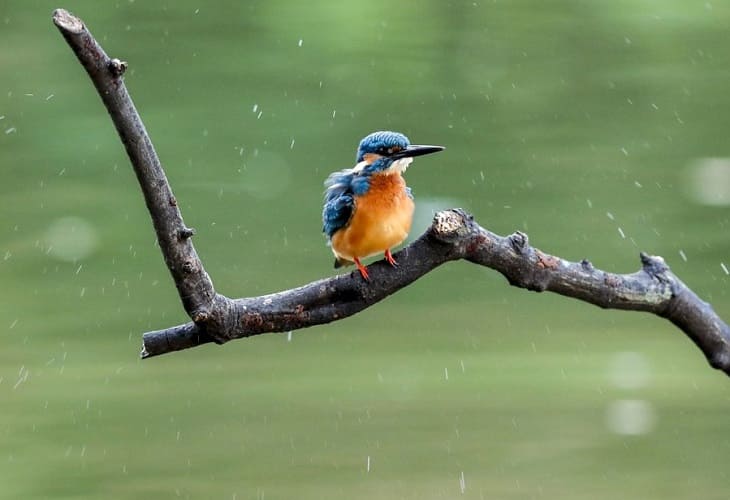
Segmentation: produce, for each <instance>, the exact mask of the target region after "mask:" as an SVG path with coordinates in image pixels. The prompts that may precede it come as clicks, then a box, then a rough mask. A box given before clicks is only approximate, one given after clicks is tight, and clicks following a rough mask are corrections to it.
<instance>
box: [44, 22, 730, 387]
mask: <svg viewBox="0 0 730 500" xmlns="http://www.w3.org/2000/svg"><path fill="white" fill-rule="evenodd" d="M53 20H54V23H55V24H56V26H58V28H59V30H60V31H61V33H63V36H64V38H65V39H66V41H67V42H68V44H69V45H70V46H71V48H72V49H73V51H74V52H75V53H76V55H77V57H78V58H79V61H81V64H82V65H83V66H84V68H86V71H87V72H88V73H89V76H90V77H91V80H92V81H93V82H94V85H95V87H96V89H97V91H98V92H99V94H100V96H101V98H102V100H103V102H104V104H105V106H106V107H107V110H108V111H109V114H110V115H111V117H112V121H113V122H114V124H115V126H116V128H117V131H118V132H119V136H120V138H121V140H122V143H123V144H124V146H125V148H126V150H127V154H128V155H129V158H130V160H131V162H132V166H133V167H134V170H135V173H136V174H137V179H138V180H139V183H140V186H141V188H142V192H143V193H144V197H145V201H146V203H147V208H148V209H149V212H150V216H151V217H152V222H153V225H154V228H155V232H156V233H157V239H158V242H159V244H160V249H161V250H162V253H163V255H164V257H165V263H166V264H167V266H168V268H169V269H170V273H171V274H172V278H173V280H174V281H175V284H176V286H177V289H178V292H179V294H180V298H181V300H182V303H183V306H184V308H185V310H186V312H187V313H188V315H189V316H190V317H191V318H192V320H193V322H191V323H187V324H184V325H179V326H175V327H172V328H167V329H165V330H160V331H155V332H148V333H146V334H144V336H143V350H142V357H143V358H148V357H152V356H157V355H160V354H165V353H168V352H172V351H177V350H181V349H187V348H190V347H195V346H198V345H202V344H205V343H209V342H217V343H224V342H227V341H229V340H233V339H238V338H243V337H250V336H253V335H258V334H262V333H268V332H284V331H290V330H295V329H299V328H306V327H309V326H313V325H320V324H323V323H329V322H332V321H337V320H340V319H343V318H346V317H348V316H351V315H353V314H355V313H358V312H360V311H362V310H363V309H366V308H368V307H370V306H371V305H373V304H375V303H376V302H379V301H381V300H383V299H384V298H386V297H388V296H389V295H391V294H393V293H395V292H396V291H398V290H400V289H401V288H403V287H405V286H408V285H409V284H410V283H412V282H413V281H415V280H416V279H418V278H420V277H421V276H423V275H424V274H426V273H428V272H429V271H431V270H432V269H434V268H435V267H438V266H440V265H441V264H444V263H445V262H449V261H452V260H458V259H465V260H468V261H470V262H473V263H474V264H479V265H483V266H486V267H489V268H492V269H494V270H496V271H498V272H500V273H501V274H503V275H504V276H505V277H506V278H507V280H508V281H509V283H510V284H512V285H514V286H518V287H521V288H525V289H528V290H534V291H538V292H542V291H550V292H554V293H557V294H560V295H564V296H567V297H573V298H576V299H579V300H582V301H585V302H589V303H591V304H595V305H597V306H599V307H603V308H606V309H624V310H631V311H644V312H649V313H652V314H655V315H657V316H661V317H663V318H667V319H668V320H669V321H671V322H672V323H674V324H675V325H676V326H677V327H679V328H680V329H681V330H682V331H683V332H684V333H685V334H686V335H687V336H688V337H689V338H690V339H691V340H692V341H693V342H694V343H695V344H696V345H697V346H698V347H699V348H700V349H701V350H702V352H703V353H704V354H705V356H706V357H707V359H708V361H709V362H710V364H711V365H712V366H713V367H715V368H718V369H720V370H722V371H723V372H725V373H726V374H728V375H730V328H729V327H728V325H727V324H726V323H725V322H723V321H722V319H720V317H719V316H718V315H717V314H716V313H715V312H714V310H713V309H712V307H711V306H710V305H709V304H707V303H706V302H703V301H702V300H701V299H699V297H697V295H696V294H695V293H694V292H692V290H690V289H689V288H688V287H687V286H686V285H685V284H684V283H683V282H682V281H681V280H680V279H679V278H677V276H675V275H674V273H672V272H671V271H670V270H669V267H668V266H667V265H666V264H665V262H664V260H663V259H662V258H661V257H654V256H649V255H646V254H643V253H642V254H641V262H642V267H641V269H640V270H639V271H638V272H636V273H633V274H612V273H607V272H604V271H601V270H599V269H596V268H594V267H593V265H592V264H591V263H590V262H588V261H587V260H584V261H582V262H569V261H566V260H563V259H561V258H559V257H555V256H552V255H548V254H545V253H543V252H541V251H540V250H537V249H536V248H534V247H532V246H530V245H529V242H528V239H527V235H525V234H523V233H520V232H517V233H514V234H512V235H510V236H507V237H502V236H498V235H496V234H494V233H491V232H489V231H488V230H486V229H484V228H483V227H481V226H479V225H478V224H477V223H476V222H474V220H473V219H472V217H471V216H470V215H468V214H466V213H465V212H463V211H461V210H458V209H455V210H446V211H443V212H439V213H438V214H436V216H435V218H434V222H433V224H432V225H431V227H430V228H429V229H428V230H427V231H426V232H425V233H424V234H423V235H422V236H421V237H420V238H419V239H418V240H416V241H415V242H413V243H412V244H411V245H409V246H407V247H405V248H404V249H403V250H401V251H400V252H398V254H396V257H397V260H398V262H399V263H400V266H399V267H398V268H397V269H393V268H391V267H390V266H389V265H387V264H386V263H385V262H384V261H380V262H376V263H374V264H372V265H371V266H369V268H368V272H369V274H370V277H371V280H370V281H369V282H365V281H364V280H362V279H361V278H360V275H359V274H358V273H356V272H352V273H350V274H344V275H340V276H335V277H333V278H328V279H323V280H320V281H316V282H314V283H310V284H308V285H305V286H302V287H299V288H295V289H292V290H285V291H283V292H279V293H275V294H271V295H264V296H261V297H250V298H242V299H229V298H228V297H224V296H223V295H220V294H217V293H215V291H214V289H213V284H212V282H211V280H210V278H209V277H208V274H207V273H206V272H205V269H204V268H203V265H202V263H201V262H200V259H199V258H198V256H197V254H196V252H195V249H194V248H193V245H192V242H191V241H190V237H191V236H192V235H193V231H192V230H191V229H189V228H187V227H186V226H185V224H184V223H183V219H182V216H181V214H180V210H179V209H178V207H177V202H176V201H175V198H174V196H173V195H172V190H171V188H170V185H169V183H168V182H167V178H166V177H165V173H164V171H163V170H162V166H161V164H160V161H159V159H158V157H157V154H156V153H155V150H154V148H153V146H152V143H151V141H150V139H149V136H148V135H147V132H146V131H145V129H144V125H143V124H142V121H141V120H140V118H139V115H138V114H137V111H136V109H135V108H134V104H133V103H132V101H131V99H130V97H129V94H128V93H127V90H126V88H125V86H124V82H123V80H122V75H123V73H124V70H125V69H126V63H123V62H121V61H119V60H118V59H109V57H107V55H106V54H105V53H104V51H103V50H102V48H101V47H100V46H99V45H98V43H97V42H96V40H95V39H94V38H93V37H92V36H91V34H90V33H89V32H88V30H87V29H86V27H85V26H84V24H83V23H82V22H81V21H80V20H79V19H78V18H76V17H74V16H72V15H71V14H69V13H68V12H66V11H64V10H60V9H59V10H56V11H55V12H54V14H53Z"/></svg>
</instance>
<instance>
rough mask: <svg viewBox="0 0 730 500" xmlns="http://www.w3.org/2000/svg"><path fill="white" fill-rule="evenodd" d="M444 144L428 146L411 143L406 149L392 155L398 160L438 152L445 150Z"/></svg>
mask: <svg viewBox="0 0 730 500" xmlns="http://www.w3.org/2000/svg"><path fill="white" fill-rule="evenodd" d="M444 149H446V148H444V147H443V146H426V145H421V144H411V145H410V146H408V147H407V148H406V149H403V150H401V151H398V152H396V153H393V154H392V155H390V157H391V158H393V159H395V160H397V159H399V158H413V157H414V156H423V155H430V154H431V153H438V152H439V151H443V150H444Z"/></svg>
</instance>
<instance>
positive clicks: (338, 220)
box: [322, 169, 356, 239]
mask: <svg viewBox="0 0 730 500" xmlns="http://www.w3.org/2000/svg"><path fill="white" fill-rule="evenodd" d="M355 177H356V173H355V172H354V171H353V170H352V169H348V170H341V171H339V172H334V173H332V174H330V176H329V177H328V178H327V180H326V181H325V182H324V185H325V186H326V188H327V190H326V191H325V193H324V209H323V210H322V223H323V225H322V231H324V233H325V234H326V235H327V239H330V238H332V235H333V234H335V233H336V232H337V231H338V230H340V229H342V228H343V227H345V226H346V225H347V223H348V222H349V221H350V217H352V214H353V212H354V211H355V197H354V192H353V186H352V184H353V179H354V178H355Z"/></svg>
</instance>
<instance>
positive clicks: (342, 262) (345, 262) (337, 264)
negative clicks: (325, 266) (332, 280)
mask: <svg viewBox="0 0 730 500" xmlns="http://www.w3.org/2000/svg"><path fill="white" fill-rule="evenodd" d="M353 264H354V262H353V261H351V260H347V259H343V258H342V257H335V269H338V268H340V267H344V266H351V265H353Z"/></svg>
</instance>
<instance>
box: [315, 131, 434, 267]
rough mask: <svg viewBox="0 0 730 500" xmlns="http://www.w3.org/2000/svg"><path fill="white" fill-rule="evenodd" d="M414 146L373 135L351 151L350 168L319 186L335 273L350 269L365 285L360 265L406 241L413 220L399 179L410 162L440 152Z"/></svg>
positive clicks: (403, 140)
mask: <svg viewBox="0 0 730 500" xmlns="http://www.w3.org/2000/svg"><path fill="white" fill-rule="evenodd" d="M443 149H444V148H443V147H442V146H418V145H413V144H411V143H410V142H409V141H408V138H407V137H406V136H405V135H403V134H399V133H398V132H387V131H383V132H373V133H372V134H370V135H368V136H366V137H365V138H364V139H363V140H362V141H360V145H359V147H358V148H357V163H356V165H355V166H354V167H353V168H348V169H345V170H340V171H339V172H334V173H332V174H330V176H329V177H328V178H327V180H326V181H325V183H324V185H325V187H326V188H327V189H326V191H325V195H324V209H323V210H322V222H323V223H324V225H323V229H322V230H323V231H324V233H325V235H327V240H328V243H329V245H330V246H331V247H332V252H333V253H334V254H335V268H338V267H341V266H346V265H351V264H355V265H356V266H357V269H358V270H359V271H360V274H361V275H362V277H363V278H364V279H365V280H368V279H369V276H368V272H367V269H365V267H364V266H363V265H362V262H361V260H360V259H364V258H365V257H369V256H371V255H374V254H377V253H380V252H384V253H385V260H387V261H388V263H390V265H392V266H394V267H395V266H396V265H397V263H396V261H395V259H394V258H393V255H392V254H391V253H390V249H391V248H392V247H394V246H397V245H399V244H400V243H402V242H403V240H405V239H406V237H407V236H408V232H409V231H410V230H411V221H412V220H413V209H414V208H415V205H414V204H413V195H412V194H411V190H410V188H409V187H408V186H406V182H405V181H404V180H403V177H402V176H401V174H402V173H403V172H405V170H406V168H408V166H409V165H410V164H411V162H412V161H413V157H414V156H421V155H427V154H430V153H436V152H438V151H442V150H443Z"/></svg>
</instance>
